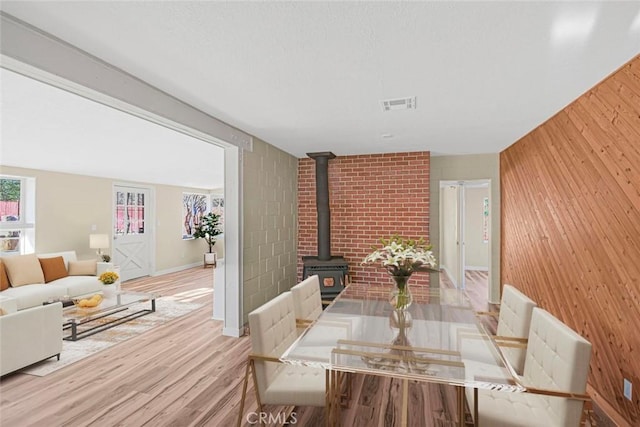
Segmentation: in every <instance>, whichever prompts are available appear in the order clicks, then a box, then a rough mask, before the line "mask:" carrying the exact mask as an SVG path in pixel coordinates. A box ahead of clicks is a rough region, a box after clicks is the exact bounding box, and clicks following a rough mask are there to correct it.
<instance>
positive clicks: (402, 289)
mask: <svg viewBox="0 0 640 427" xmlns="http://www.w3.org/2000/svg"><path fill="white" fill-rule="evenodd" d="M391 277H393V280H394V282H396V286H395V289H393V290H392V291H391V294H390V295H389V303H391V306H392V307H393V308H394V309H396V310H406V309H408V308H409V306H410V305H411V303H412V302H413V297H412V296H411V292H410V291H409V277H411V275H404V276H400V275H392V276H391Z"/></svg>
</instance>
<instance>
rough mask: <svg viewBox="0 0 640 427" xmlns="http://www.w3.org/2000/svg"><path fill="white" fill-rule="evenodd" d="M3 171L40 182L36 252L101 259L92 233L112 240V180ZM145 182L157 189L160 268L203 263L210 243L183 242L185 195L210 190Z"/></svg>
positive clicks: (0, 168) (37, 202) (157, 251)
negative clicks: (93, 245) (72, 253)
mask: <svg viewBox="0 0 640 427" xmlns="http://www.w3.org/2000/svg"><path fill="white" fill-rule="evenodd" d="M0 172H1V173H3V174H8V175H16V176H26V177H34V178H35V181H36V247H35V251H36V253H46V252H58V251H63V250H75V251H76V253H77V255H78V258H79V259H89V258H93V257H95V250H94V249H90V248H89V234H90V233H95V232H98V233H107V234H109V235H110V236H112V229H111V227H112V220H111V212H112V206H111V204H112V198H113V196H112V185H113V182H114V181H113V180H112V179H108V178H96V177H91V176H85V175H74V174H66V173H60V172H49V171H43V170H38V169H27V168H16V167H11V166H1V167H0ZM139 184H144V185H145V186H147V185H148V186H152V187H154V189H155V211H156V212H155V214H156V246H155V252H156V262H155V266H156V270H157V271H163V270H172V269H179V268H181V267H183V266H187V265H191V264H195V263H201V262H202V254H203V253H204V252H206V251H207V248H206V244H205V243H204V241H202V240H201V239H197V240H182V234H181V230H182V228H181V224H182V193H183V192H185V191H192V192H200V193H202V192H206V191H204V190H202V189H195V188H186V187H176V186H169V185H157V184H145V183H139ZM92 225H95V226H96V230H95V231H92V229H91V227H92Z"/></svg>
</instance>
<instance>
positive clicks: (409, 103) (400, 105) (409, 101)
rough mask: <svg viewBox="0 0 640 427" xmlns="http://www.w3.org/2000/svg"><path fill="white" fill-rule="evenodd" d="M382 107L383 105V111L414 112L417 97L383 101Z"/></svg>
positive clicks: (381, 102)
mask: <svg viewBox="0 0 640 427" xmlns="http://www.w3.org/2000/svg"><path fill="white" fill-rule="evenodd" d="M380 105H382V111H391V110H413V109H415V108H416V97H415V96H410V97H407V98H394V99H383V100H381V101H380Z"/></svg>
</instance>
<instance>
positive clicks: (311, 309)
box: [291, 275, 322, 322]
mask: <svg viewBox="0 0 640 427" xmlns="http://www.w3.org/2000/svg"><path fill="white" fill-rule="evenodd" d="M291 294H292V295H293V309H294V312H295V315H296V320H298V321H299V322H300V321H304V322H313V321H314V320H316V319H317V318H318V317H319V316H320V314H321V313H322V296H321V295H320V280H319V279H318V275H313V276H309V277H307V278H306V279H304V280H303V281H302V282H300V283H298V284H297V285H295V286H294V287H292V288H291Z"/></svg>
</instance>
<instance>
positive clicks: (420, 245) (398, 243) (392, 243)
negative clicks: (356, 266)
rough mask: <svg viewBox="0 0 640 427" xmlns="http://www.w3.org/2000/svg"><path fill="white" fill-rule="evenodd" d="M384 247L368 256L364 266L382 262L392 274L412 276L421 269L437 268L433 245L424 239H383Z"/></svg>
mask: <svg viewBox="0 0 640 427" xmlns="http://www.w3.org/2000/svg"><path fill="white" fill-rule="evenodd" d="M380 241H381V243H382V244H383V247H382V248H381V249H376V250H374V251H373V252H372V253H370V254H369V255H367V256H366V257H365V258H364V260H363V261H362V264H373V263H377V262H381V264H382V266H383V267H385V268H387V271H389V273H391V274H402V275H410V274H412V273H413V272H414V271H416V269H418V268H420V267H430V268H435V267H436V265H437V262H436V258H435V256H434V255H433V252H431V245H429V244H427V243H426V242H425V241H424V240H423V239H419V240H411V239H404V238H401V237H399V236H392V237H391V238H389V239H381V240H380Z"/></svg>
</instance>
